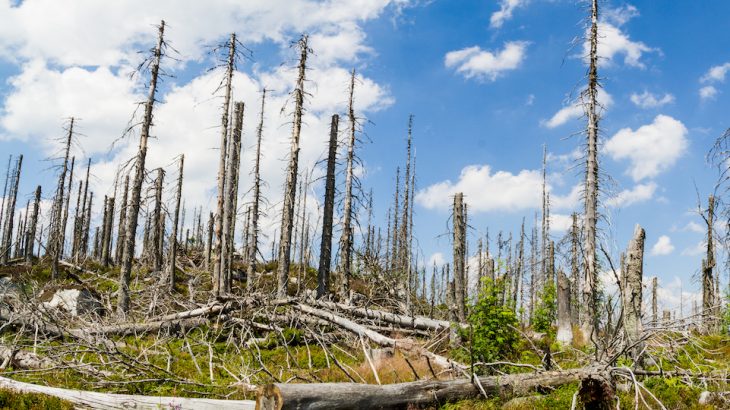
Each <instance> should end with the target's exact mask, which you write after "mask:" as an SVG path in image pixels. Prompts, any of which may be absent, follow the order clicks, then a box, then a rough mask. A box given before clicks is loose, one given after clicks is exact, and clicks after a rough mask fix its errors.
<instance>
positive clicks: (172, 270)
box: [166, 154, 187, 292]
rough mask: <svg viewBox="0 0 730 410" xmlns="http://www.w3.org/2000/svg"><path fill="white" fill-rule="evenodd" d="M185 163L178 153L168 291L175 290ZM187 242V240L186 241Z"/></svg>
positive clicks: (183, 156)
mask: <svg viewBox="0 0 730 410" xmlns="http://www.w3.org/2000/svg"><path fill="white" fill-rule="evenodd" d="M184 164H185V154H181V155H180V167H179V168H178V172H177V173H178V175H177V195H175V213H174V214H173V217H172V232H171V233H170V257H169V260H168V261H167V267H166V269H167V275H168V278H167V280H168V282H167V284H168V287H169V289H170V292H173V291H174V290H175V261H176V260H177V247H178V246H179V244H178V241H177V230H178V220H179V218H180V198H181V197H182V183H183V166H184ZM186 242H187V241H186Z"/></svg>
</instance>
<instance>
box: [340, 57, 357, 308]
mask: <svg viewBox="0 0 730 410" xmlns="http://www.w3.org/2000/svg"><path fill="white" fill-rule="evenodd" d="M354 96H355V69H353V70H352V73H351V75H350V98H349V104H348V108H347V118H348V120H349V122H350V130H349V133H348V136H349V138H348V140H347V165H346V169H345V192H344V194H345V203H344V208H343V213H342V237H341V238H340V267H339V269H338V271H339V274H340V290H339V293H340V297H341V298H342V299H343V300H344V299H347V298H348V294H349V291H350V276H351V275H352V245H353V234H352V231H353V227H352V225H353V222H352V216H353V195H352V190H353V184H354V182H355V181H354V177H355V176H354V172H355V168H354V167H355V164H354V161H355V142H356V138H355V132H356V130H357V121H356V118H355V107H354V98H355V97H354Z"/></svg>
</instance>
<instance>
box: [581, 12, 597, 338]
mask: <svg viewBox="0 0 730 410" xmlns="http://www.w3.org/2000/svg"><path fill="white" fill-rule="evenodd" d="M589 42H590V54H589V64H590V67H589V69H588V88H587V89H586V91H585V92H584V94H585V95H584V97H585V99H586V100H587V101H586V103H585V104H584V105H585V111H586V118H587V120H588V123H587V126H586V137H587V142H586V150H587V151H586V169H585V192H584V200H585V203H584V204H585V215H584V228H583V229H584V234H585V237H584V255H585V262H584V265H585V266H584V269H585V277H584V278H583V306H584V309H582V318H581V327H582V329H583V332H584V333H585V335H586V336H590V335H591V334H594V333H595V332H596V331H597V330H598V329H597V328H598V289H597V281H598V260H597V248H596V224H597V222H598V122H599V120H600V119H599V114H598V109H599V106H598V0H592V2H591V28H590V38H589Z"/></svg>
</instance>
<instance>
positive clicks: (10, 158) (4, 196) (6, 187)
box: [0, 155, 13, 246]
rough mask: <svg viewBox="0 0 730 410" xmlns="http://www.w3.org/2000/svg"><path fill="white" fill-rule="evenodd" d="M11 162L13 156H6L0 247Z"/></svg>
mask: <svg viewBox="0 0 730 410" xmlns="http://www.w3.org/2000/svg"><path fill="white" fill-rule="evenodd" d="M12 162H13V156H12V155H8V165H7V167H6V168H5V187H4V188H3V197H2V203H0V246H2V245H3V243H2V238H3V236H2V234H3V232H4V230H3V222H4V221H5V200H6V199H7V195H8V185H9V184H10V164H12Z"/></svg>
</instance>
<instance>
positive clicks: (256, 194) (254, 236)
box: [246, 88, 266, 292]
mask: <svg viewBox="0 0 730 410" xmlns="http://www.w3.org/2000/svg"><path fill="white" fill-rule="evenodd" d="M265 107H266V89H265V88H264V89H263V90H261V115H260V117H259V125H258V127H257V128H256V164H255V165H254V171H253V204H251V225H250V231H249V232H250V234H249V235H250V236H249V238H248V246H247V248H246V249H247V251H248V255H247V260H248V266H247V268H246V289H247V290H248V291H249V292H251V291H252V290H253V277H254V274H255V273H256V259H257V256H258V252H259V206H260V203H261V140H262V139H263V134H264V112H265Z"/></svg>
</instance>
